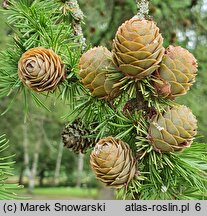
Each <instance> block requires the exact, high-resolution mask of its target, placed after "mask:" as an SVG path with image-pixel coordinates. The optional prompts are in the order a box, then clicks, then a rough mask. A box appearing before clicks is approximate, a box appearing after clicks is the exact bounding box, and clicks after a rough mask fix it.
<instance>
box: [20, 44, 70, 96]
mask: <svg viewBox="0 0 207 216" xmlns="http://www.w3.org/2000/svg"><path fill="white" fill-rule="evenodd" d="M18 75H19V79H20V80H21V81H22V82H23V83H24V85H25V86H27V87H28V88H30V89H32V90H34V91H37V92H43V91H53V90H55V89H56V87H57V85H58V84H59V83H60V82H61V81H63V80H64V79H65V78H66V75H65V67H64V65H63V63H62V60H61V58H60V57H59V56H58V55H57V54H55V53H54V52H53V51H52V50H51V49H45V48H42V47H36V48H31V49H29V50H27V51H26V52H25V53H24V54H23V55H22V56H21V58H20V60H19V63H18Z"/></svg>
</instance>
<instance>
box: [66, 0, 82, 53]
mask: <svg viewBox="0 0 207 216" xmlns="http://www.w3.org/2000/svg"><path fill="white" fill-rule="evenodd" d="M67 5H68V6H69V11H70V13H71V15H72V17H73V20H72V26H73V31H74V32H73V33H74V36H78V37H79V42H80V43H81V45H82V49H83V50H84V49H85V46H86V44H85V37H84V36H83V31H82V26H81V24H82V22H83V18H84V14H83V12H82V10H81V9H80V6H79V4H78V1H77V0H69V1H67Z"/></svg>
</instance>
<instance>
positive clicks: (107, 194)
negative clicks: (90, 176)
mask: <svg viewBox="0 0 207 216" xmlns="http://www.w3.org/2000/svg"><path fill="white" fill-rule="evenodd" d="M97 199H98V200H113V199H114V189H112V188H106V187H101V188H100V190H99V192H98V197H97Z"/></svg>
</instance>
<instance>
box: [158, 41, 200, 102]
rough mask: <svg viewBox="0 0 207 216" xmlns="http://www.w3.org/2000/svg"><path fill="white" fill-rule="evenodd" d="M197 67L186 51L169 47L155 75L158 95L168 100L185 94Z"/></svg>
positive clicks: (194, 60) (177, 47)
mask: <svg viewBox="0 0 207 216" xmlns="http://www.w3.org/2000/svg"><path fill="white" fill-rule="evenodd" d="M197 67H198V65H197V61H196V59H195V57H194V56H193V55H192V54H191V53H190V52H189V51H188V50H186V49H184V48H182V47H180V46H176V47H174V46H172V45H171V46H169V47H168V48H167V49H166V51H165V55H164V57H163V59H162V62H161V64H160V68H159V69H158V71H156V73H155V77H156V79H157V81H155V82H154V86H155V88H156V89H157V92H158V94H159V95H162V96H164V97H167V98H170V99H174V98H175V97H177V96H181V95H184V94H186V93H187V91H188V90H189V89H190V87H191V86H192V84H193V83H194V82H195V77H196V73H197Z"/></svg>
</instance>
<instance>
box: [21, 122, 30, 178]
mask: <svg viewBox="0 0 207 216" xmlns="http://www.w3.org/2000/svg"><path fill="white" fill-rule="evenodd" d="M22 128H23V149H24V174H25V175H26V176H27V177H28V178H29V176H30V173H31V170H30V168H29V161H30V158H29V150H28V144H29V140H28V130H27V124H23V126H22Z"/></svg>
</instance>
